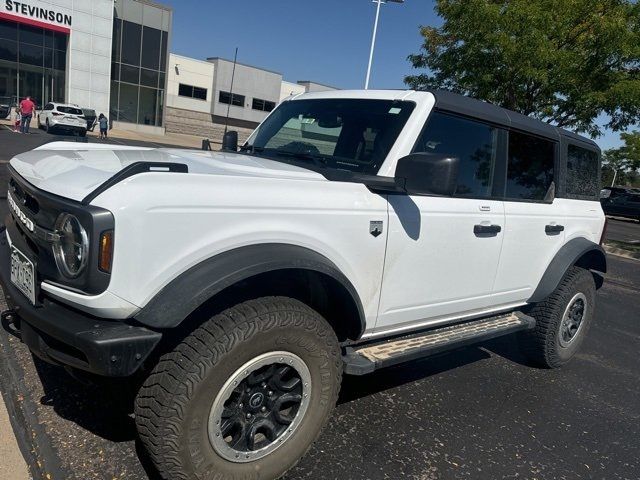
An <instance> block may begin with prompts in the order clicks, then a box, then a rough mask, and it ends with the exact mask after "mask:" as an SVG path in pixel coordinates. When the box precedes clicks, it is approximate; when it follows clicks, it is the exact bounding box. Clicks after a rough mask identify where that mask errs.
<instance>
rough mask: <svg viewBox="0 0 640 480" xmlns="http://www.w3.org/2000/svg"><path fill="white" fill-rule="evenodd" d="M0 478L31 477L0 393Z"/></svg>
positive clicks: (8, 479) (26, 479)
mask: <svg viewBox="0 0 640 480" xmlns="http://www.w3.org/2000/svg"><path fill="white" fill-rule="evenodd" d="M0 478H1V479H3V480H28V479H30V478H31V476H30V475H29V472H28V470H27V464H26V463H25V461H24V458H23V457H22V453H20V449H19V448H18V443H17V442H16V437H15V435H14V434H13V429H12V428H11V422H10V421H9V414H8V413H7V408H6V407H5V405H4V400H3V399H2V395H0Z"/></svg>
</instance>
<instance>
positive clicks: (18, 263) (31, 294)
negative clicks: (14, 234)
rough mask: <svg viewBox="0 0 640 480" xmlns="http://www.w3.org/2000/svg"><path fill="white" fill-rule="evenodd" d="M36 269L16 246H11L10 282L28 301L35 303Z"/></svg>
mask: <svg viewBox="0 0 640 480" xmlns="http://www.w3.org/2000/svg"><path fill="white" fill-rule="evenodd" d="M35 274H36V269H35V267H34V265H33V262H32V261H31V260H29V259H28V258H27V257H26V256H25V255H24V254H23V253H22V252H21V251H20V250H18V249H17V248H16V247H11V283H13V284H14V285H15V286H16V287H17V288H18V290H20V291H21V292H22V293H23V294H24V295H25V296H26V297H27V298H28V299H29V300H30V301H31V303H33V304H34V305H35V303H36V275H35Z"/></svg>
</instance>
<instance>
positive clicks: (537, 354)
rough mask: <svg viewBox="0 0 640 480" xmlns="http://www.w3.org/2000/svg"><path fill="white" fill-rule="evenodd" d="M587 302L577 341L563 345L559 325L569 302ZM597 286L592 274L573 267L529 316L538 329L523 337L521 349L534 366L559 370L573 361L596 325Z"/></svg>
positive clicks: (527, 332) (522, 335) (522, 334)
mask: <svg viewBox="0 0 640 480" xmlns="http://www.w3.org/2000/svg"><path fill="white" fill-rule="evenodd" d="M578 293H582V294H584V296H585V298H586V312H585V315H584V317H583V319H582V325H581V327H580V329H579V330H578V332H577V333H576V336H575V338H574V339H573V340H572V341H571V343H570V344H569V345H567V346H562V345H561V343H560V323H561V321H562V317H563V315H564V313H565V310H566V309H567V307H568V306H569V305H568V304H569V302H570V301H571V300H572V299H573V298H574V297H575V295H576V294H578ZM595 295H596V285H595V281H594V278H593V274H592V273H591V272H589V271H588V270H585V269H583V268H579V267H571V268H569V270H568V271H567V273H565V275H564V277H563V278H562V280H561V281H560V284H559V285H558V287H557V288H556V289H555V291H554V292H553V293H552V294H551V295H549V297H547V299H546V300H544V301H542V302H539V303H537V304H536V305H535V306H534V307H533V308H532V309H531V310H530V311H529V312H527V313H528V314H529V315H530V316H532V317H533V318H535V320H536V327H535V328H534V329H533V330H529V331H526V332H522V333H521V334H520V337H519V339H520V347H521V349H522V351H523V353H524V354H525V355H526V357H527V358H528V359H529V360H530V361H531V363H532V364H533V365H535V366H538V367H542V368H558V367H561V366H562V365H564V364H566V363H567V362H569V360H571V359H572V358H573V356H574V355H575V354H576V352H577V350H578V349H579V348H580V345H581V344H582V342H583V341H584V339H585V337H586V335H587V332H588V330H589V327H590V325H591V323H592V321H593V317H594V310H595Z"/></svg>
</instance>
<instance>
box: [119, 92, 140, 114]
mask: <svg viewBox="0 0 640 480" xmlns="http://www.w3.org/2000/svg"><path fill="white" fill-rule="evenodd" d="M138 89H139V87H138V86H137V85H127V84H126V83H121V84H120V104H119V108H118V120H119V121H121V122H129V123H138Z"/></svg>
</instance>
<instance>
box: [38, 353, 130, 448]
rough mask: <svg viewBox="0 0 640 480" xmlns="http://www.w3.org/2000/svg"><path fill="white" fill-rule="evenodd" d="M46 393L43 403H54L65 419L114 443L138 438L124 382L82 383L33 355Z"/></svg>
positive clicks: (54, 406) (59, 368) (58, 412)
mask: <svg viewBox="0 0 640 480" xmlns="http://www.w3.org/2000/svg"><path fill="white" fill-rule="evenodd" d="M33 362H34V365H35V367H36V371H37V373H38V376H39V377H40V381H41V382H42V387H43V389H44V396H43V397H42V398H41V399H40V404H42V405H46V406H51V407H53V409H54V410H55V412H56V413H57V414H58V415H59V416H60V417H62V418H64V419H66V420H69V421H71V422H74V423H76V424H77V425H79V426H80V427H82V428H84V429H85V430H88V431H89V432H91V433H93V434H95V435H98V436H99V437H102V438H104V439H106V440H109V441H112V442H128V441H131V440H134V439H135V438H136V428H135V422H134V420H133V416H132V414H131V410H132V408H131V406H132V403H131V396H130V394H129V393H128V392H129V388H128V385H126V384H125V383H124V382H123V383H121V384H118V383H117V382H115V381H114V382H112V383H110V384H109V385H106V384H105V385H95V384H90V383H81V382H80V381H79V380H77V379H75V378H73V377H72V376H71V375H69V373H68V372H67V371H66V370H65V369H63V368H61V367H57V366H54V365H50V364H48V363H46V362H44V361H42V360H40V359H39V358H37V357H35V356H34V357H33Z"/></svg>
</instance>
